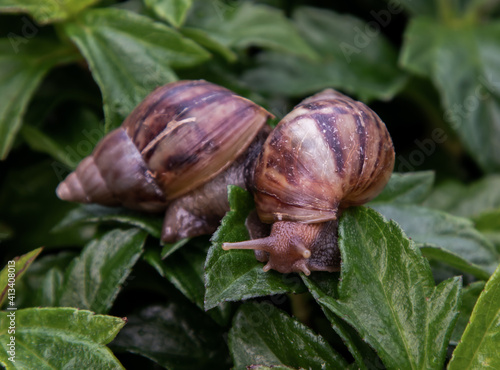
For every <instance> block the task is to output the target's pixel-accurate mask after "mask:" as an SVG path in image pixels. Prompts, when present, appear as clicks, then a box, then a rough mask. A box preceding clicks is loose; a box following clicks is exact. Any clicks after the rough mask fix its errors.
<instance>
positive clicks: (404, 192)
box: [372, 171, 435, 204]
mask: <svg viewBox="0 0 500 370" xmlns="http://www.w3.org/2000/svg"><path fill="white" fill-rule="evenodd" d="M434 177H435V176H434V172H433V171H421V172H407V173H393V174H392V175H391V178H390V180H389V182H388V183H387V185H386V186H385V188H384V190H382V192H381V193H380V194H379V195H378V196H377V197H376V198H375V199H374V200H372V204H373V203H393V204H418V203H421V202H423V201H424V200H425V199H426V198H427V196H428V195H429V193H430V191H431V189H432V185H433V184H434Z"/></svg>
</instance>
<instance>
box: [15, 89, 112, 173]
mask: <svg viewBox="0 0 500 370" xmlns="http://www.w3.org/2000/svg"><path fill="white" fill-rule="evenodd" d="M65 93H66V92H62V93H61V94H65ZM68 101H69V99H68ZM68 101H64V102H60V104H61V105H63V104H67V102H68ZM40 104H43V103H40ZM99 104H100V101H99ZM52 108H53V107H52ZM48 113H52V114H53V111H52V110H49V112H48ZM36 119H37V123H38V122H39V121H38V120H39V119H40V118H38V117H37V118H36ZM67 120H71V124H67ZM60 121H61V123H66V124H62V125H58V126H57V127H51V128H52V130H50V131H49V130H47V129H45V128H43V129H42V128H38V127H36V126H34V125H29V124H24V125H23V127H22V128H21V132H20V133H21V135H22V137H23V139H24V140H25V141H26V143H27V144H28V145H29V147H30V148H31V149H32V150H34V151H38V152H42V153H46V154H48V155H50V156H52V158H54V159H55V160H56V161H58V162H59V164H58V165H57V166H56V165H55V164H53V165H52V166H53V167H54V168H58V169H59V168H60V169H61V170H60V172H59V171H56V172H57V175H58V177H60V178H61V180H62V179H63V178H64V175H67V174H69V171H70V169H74V168H76V166H77V165H78V163H79V162H80V161H81V160H82V159H83V158H84V157H86V156H88V155H90V154H91V153H92V149H94V147H95V146H96V144H97V143H98V142H99V140H100V139H101V138H102V137H103V136H104V123H103V122H102V120H101V118H99V117H98V116H97V115H96V114H95V113H94V112H92V111H91V110H90V109H85V108H84V107H80V109H73V110H72V114H71V116H70V117H68V118H66V119H64V118H61V119H60ZM63 168H67V171H64V170H63Z"/></svg>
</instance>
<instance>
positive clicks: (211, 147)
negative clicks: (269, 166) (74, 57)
mask: <svg viewBox="0 0 500 370" xmlns="http://www.w3.org/2000/svg"><path fill="white" fill-rule="evenodd" d="M270 116H271V115H270V114H269V113H268V112H267V111H266V110H265V109H263V108H261V107H260V106H258V105H256V104H254V103H253V102H251V101H249V100H247V99H245V98H243V97H241V96H238V95H236V94H235V93H233V92H232V91H230V90H228V89H225V88H223V87H221V86H218V85H215V84H212V83H209V82H207V81H203V80H198V81H179V82H174V83H170V84H167V85H165V86H162V87H159V88H158V89H156V90H155V91H153V92H152V93H151V94H150V95H148V96H147V97H146V98H145V99H144V100H143V101H142V102H141V103H140V104H139V105H138V106H137V107H136V108H135V109H134V110H133V111H132V113H131V114H130V115H129V116H128V117H127V119H126V120H125V121H124V122H123V124H122V125H121V126H120V127H119V128H117V129H116V130H113V131H111V132H110V133H109V134H107V135H106V136H105V137H104V138H103V139H102V140H101V141H100V142H99V143H98V145H97V146H96V148H95V149H94V152H93V153H92V154H91V155H90V156H89V157H87V158H85V159H84V160H83V161H82V162H81V163H80V165H79V166H78V167H77V169H76V170H75V171H74V172H73V173H71V174H70V175H69V176H68V177H67V178H66V180H65V181H64V182H62V183H61V184H60V185H59V187H58V189H57V194H58V196H59V197H60V198H61V199H65V200H71V201H77V202H84V203H101V204H105V205H124V206H126V207H129V208H136V209H143V210H149V211H158V210H161V209H164V208H165V207H166V204H167V203H168V201H169V200H172V199H175V198H177V197H179V196H181V195H183V194H186V193H188V192H190V191H191V190H193V189H195V188H197V187H198V186H200V185H201V184H203V183H205V182H208V181H209V180H210V179H212V178H214V177H215V176H216V175H217V174H219V173H221V172H222V171H223V170H225V169H226V168H228V167H229V166H230V165H231V164H232V163H233V161H234V160H235V159H236V158H237V157H238V156H239V155H240V154H241V153H243V152H244V151H245V150H246V149H247V148H248V147H249V145H250V144H251V142H252V141H253V140H254V138H255V137H256V136H257V133H258V132H259V131H260V130H261V129H262V127H263V126H264V125H265V123H266V121H267V119H268V117H270Z"/></svg>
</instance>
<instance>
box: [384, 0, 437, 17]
mask: <svg viewBox="0 0 500 370" xmlns="http://www.w3.org/2000/svg"><path fill="white" fill-rule="evenodd" d="M388 3H389V4H391V3H392V4H393V6H394V3H393V2H392V1H388ZM396 4H397V3H396ZM399 4H401V6H403V7H404V8H405V9H406V10H407V11H408V13H410V14H411V15H429V16H432V15H436V13H437V5H436V4H437V2H436V1H434V0H400V1H399ZM391 13H393V14H394V13H395V12H394V11H393V12H391Z"/></svg>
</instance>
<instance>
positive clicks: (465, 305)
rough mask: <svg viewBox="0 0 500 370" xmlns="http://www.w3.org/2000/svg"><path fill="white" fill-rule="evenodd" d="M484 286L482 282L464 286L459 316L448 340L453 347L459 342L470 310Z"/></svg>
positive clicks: (467, 322)
mask: <svg viewBox="0 0 500 370" xmlns="http://www.w3.org/2000/svg"><path fill="white" fill-rule="evenodd" d="M485 285H486V282H484V281H476V282H475V283H472V284H470V285H469V286H466V287H465V288H464V289H463V290H462V305H461V306H460V315H459V316H458V320H457V324H456V325H455V329H454V330H453V334H451V339H450V342H452V343H453V342H454V343H455V345H456V344H458V343H459V342H460V339H461V338H462V335H463V333H464V330H465V328H466V327H467V325H468V324H469V321H470V315H471V314H472V310H474V306H475V305H476V302H477V299H478V298H479V295H480V294H481V292H482V291H483V290H484V286H485Z"/></svg>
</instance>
